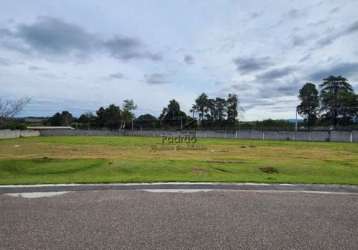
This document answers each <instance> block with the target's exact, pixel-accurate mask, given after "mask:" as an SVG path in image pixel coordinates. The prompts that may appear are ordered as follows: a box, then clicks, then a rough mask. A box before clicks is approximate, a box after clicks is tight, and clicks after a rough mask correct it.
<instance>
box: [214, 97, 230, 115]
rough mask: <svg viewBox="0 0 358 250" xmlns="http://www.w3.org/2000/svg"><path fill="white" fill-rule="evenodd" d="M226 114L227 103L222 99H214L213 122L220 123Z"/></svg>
mask: <svg viewBox="0 0 358 250" xmlns="http://www.w3.org/2000/svg"><path fill="white" fill-rule="evenodd" d="M226 113H227V102H226V100H225V99H224V98H220V97H216V99H215V120H217V121H222V120H224V119H225V116H226Z"/></svg>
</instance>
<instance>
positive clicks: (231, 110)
mask: <svg viewBox="0 0 358 250" xmlns="http://www.w3.org/2000/svg"><path fill="white" fill-rule="evenodd" d="M226 102H227V121H228V122H229V123H231V124H235V121H236V118H237V116H238V109H239V98H238V97H237V95H235V94H229V95H228V97H227V99H226Z"/></svg>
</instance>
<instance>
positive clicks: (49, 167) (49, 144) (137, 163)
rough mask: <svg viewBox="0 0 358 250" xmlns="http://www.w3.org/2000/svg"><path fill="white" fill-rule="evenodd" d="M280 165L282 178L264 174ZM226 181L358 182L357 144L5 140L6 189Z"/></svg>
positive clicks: (0, 176)
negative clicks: (37, 185) (17, 186)
mask: <svg viewBox="0 0 358 250" xmlns="http://www.w3.org/2000/svg"><path fill="white" fill-rule="evenodd" d="M265 167H273V168H274V169H275V170H277V171H278V173H265V172H263V171H262V170H261V168H265ZM155 181H222V182H267V183H269V182H275V183H276V182H284V183H339V184H358V145H357V144H350V143H318V142H289V141H252V140H230V139H227V140H225V139H199V141H198V143H197V145H196V146H195V148H190V147H186V146H185V145H182V146H179V147H175V146H172V145H167V146H162V145H161V139H160V138H143V137H37V138H20V139H10V140H0V184H30V183H31V184H32V183H95V182H101V183H104V182H155Z"/></svg>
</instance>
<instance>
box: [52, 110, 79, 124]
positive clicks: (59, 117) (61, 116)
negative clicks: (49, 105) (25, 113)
mask: <svg viewBox="0 0 358 250" xmlns="http://www.w3.org/2000/svg"><path fill="white" fill-rule="evenodd" d="M73 121H74V118H73V116H72V114H71V113H70V112H68V111H62V113H59V112H57V113H56V114H54V115H53V116H52V117H50V118H49V120H48V122H49V123H50V125H51V126H70V125H71V123H72V122H73Z"/></svg>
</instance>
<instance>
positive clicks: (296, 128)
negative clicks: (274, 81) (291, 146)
mask: <svg viewBox="0 0 358 250" xmlns="http://www.w3.org/2000/svg"><path fill="white" fill-rule="evenodd" d="M297 130H298V121H297V107H296V125H295V131H296V132H297Z"/></svg>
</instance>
